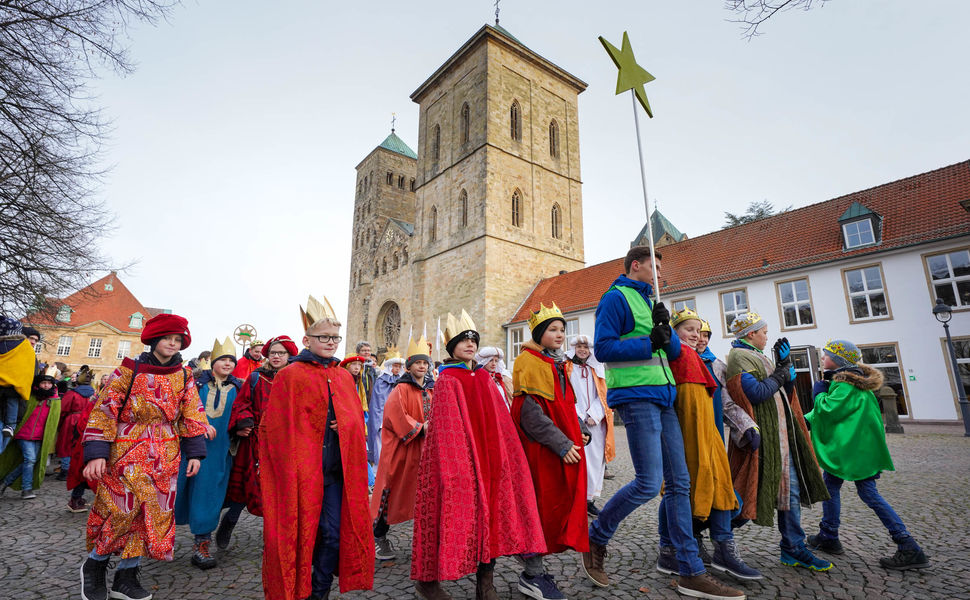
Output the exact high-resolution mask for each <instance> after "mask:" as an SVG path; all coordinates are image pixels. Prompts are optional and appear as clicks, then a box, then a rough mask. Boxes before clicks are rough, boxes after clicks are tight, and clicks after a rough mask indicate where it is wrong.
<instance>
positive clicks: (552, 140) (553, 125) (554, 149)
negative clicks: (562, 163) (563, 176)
mask: <svg viewBox="0 0 970 600" xmlns="http://www.w3.org/2000/svg"><path fill="white" fill-rule="evenodd" d="M549 156H551V157H553V158H559V123H557V122H556V120H555V119H553V120H552V121H550V122H549Z"/></svg>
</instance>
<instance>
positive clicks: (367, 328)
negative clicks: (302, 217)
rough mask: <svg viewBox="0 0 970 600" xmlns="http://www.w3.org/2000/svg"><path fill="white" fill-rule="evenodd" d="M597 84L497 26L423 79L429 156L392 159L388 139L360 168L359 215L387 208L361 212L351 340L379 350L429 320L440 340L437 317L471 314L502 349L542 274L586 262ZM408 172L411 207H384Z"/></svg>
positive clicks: (421, 146)
mask: <svg viewBox="0 0 970 600" xmlns="http://www.w3.org/2000/svg"><path fill="white" fill-rule="evenodd" d="M585 88H586V84H585V83H584V82H582V81H581V80H579V79H577V78H576V77H574V76H573V75H570V74H569V73H567V72H566V71H564V70H563V69H561V68H560V67H558V66H556V65H555V64H553V63H552V62H550V61H548V60H547V59H545V58H543V57H542V56H540V55H538V54H536V53H535V52H533V51H532V50H530V49H529V48H528V47H526V46H525V45H523V44H522V43H521V42H520V41H519V40H517V39H516V38H515V37H514V36H512V35H511V34H510V33H508V32H507V31H506V30H505V29H503V28H501V27H498V26H495V27H492V26H490V25H485V26H483V27H482V28H481V29H480V30H478V32H476V33H475V35H473V36H472V37H471V39H469V40H468V41H467V42H466V43H465V44H464V45H463V46H462V47H461V48H460V49H459V50H458V51H457V52H456V53H455V54H454V55H452V56H451V57H450V58H449V59H448V60H447V61H446V62H445V63H444V64H443V65H442V66H441V67H440V68H439V69H438V70H437V71H436V72H435V73H434V74H432V75H431V77H429V78H428V79H427V80H426V81H425V82H424V83H422V84H421V86H420V87H419V88H418V89H417V90H416V91H415V92H414V93H413V94H412V95H411V99H412V100H413V101H414V102H416V103H417V104H418V105H419V107H420V113H419V131H418V151H417V153H409V150H410V149H407V151H404V150H403V149H400V148H399V151H398V152H396V153H395V152H393V151H390V150H388V149H387V148H383V147H384V146H385V144H386V143H387V140H385V143H384V144H382V145H381V146H379V147H378V148H377V149H375V151H374V152H372V153H371V154H369V155H368V157H367V158H365V159H364V161H362V163H361V164H360V165H358V169H357V170H358V196H360V198H359V199H358V202H357V203H356V204H355V207H357V206H358V205H359V204H360V200H361V198H362V199H363V201H364V204H365V206H366V205H367V204H368V203H369V202H371V201H373V202H374V207H375V210H376V211H377V213H369V212H367V210H366V209H365V210H364V212H363V214H362V215H361V214H360V213H359V212H358V211H355V224H354V231H355V236H354V237H355V240H354V244H355V250H354V252H355V255H354V260H353V261H352V264H353V265H354V268H353V271H354V272H352V273H351V291H350V302H349V304H350V310H349V317H348V321H349V323H348V324H347V332H348V333H347V335H348V338H349V339H348V343H349V344H353V343H354V342H355V341H356V340H359V339H369V341H371V342H372V343H374V344H376V346H377V348H376V349H377V350H378V352H380V351H381V350H382V349H384V348H386V347H387V346H388V345H391V344H398V345H400V344H402V343H404V342H405V341H406V339H402V336H401V334H402V331H403V328H405V327H414V328H415V330H418V331H420V330H421V329H422V328H423V327H424V326H425V325H427V327H428V331H429V337H433V335H432V334H433V332H434V330H435V327H436V324H437V321H438V319H439V318H440V317H442V316H443V315H446V314H447V313H448V312H452V313H457V312H458V311H460V310H461V309H465V310H467V311H468V312H469V313H470V314H471V316H472V318H473V319H474V320H475V322H476V324H477V325H478V327H479V330H480V332H481V333H482V336H483V343H485V344H489V343H490V344H497V343H500V342H501V340H502V339H503V337H504V332H503V330H502V323H503V322H504V321H505V320H506V319H507V316H508V315H509V314H511V313H512V312H513V311H514V310H515V308H516V307H517V306H518V305H519V303H520V302H521V300H522V298H523V297H524V296H525V295H526V294H528V292H529V290H530V289H531V288H532V287H533V286H534V285H535V283H536V282H537V281H538V280H539V279H540V278H542V277H548V276H552V275H555V274H556V273H559V272H561V271H564V270H575V269H579V268H582V267H583V266H584V262H583V225H582V183H581V179H580V165H579V137H578V132H579V122H578V110H577V101H578V95H579V94H580V93H581V92H582V91H583V90H584V89H585ZM402 145H403V142H402ZM382 148H383V149H382ZM405 148H406V146H405ZM411 154H413V156H412V155H411ZM395 155H396V156H395ZM405 159H409V160H405ZM390 161H397V162H398V170H396V171H395V170H394V169H391V168H388V167H386V166H385V164H386V163H388V162H390ZM412 165H413V166H412ZM409 168H410V169H413V171H412V170H408V169H409ZM371 171H373V172H374V178H372V177H371ZM397 173H400V174H401V175H402V176H403V177H404V179H403V182H404V184H405V185H404V188H403V191H402V192H401V202H400V204H399V205H394V206H392V205H391V204H389V203H387V202H384V203H382V202H380V201H378V200H377V197H378V196H379V195H380V190H377V189H375V186H385V187H391V188H396V190H398V191H401V190H402V188H401V187H400V181H402V180H398V179H397V177H398V175H397ZM412 173H413V181H414V184H413V186H412V185H411V183H410V182H411V181H412ZM375 179H376V181H375ZM362 180H363V181H365V182H367V183H366V184H365V185H364V186H363V187H361V186H360V182H361V181H362ZM361 190H363V191H361ZM398 191H395V192H394V194H398ZM361 194H363V196H361ZM368 194H371V196H368ZM375 194H376V195H375ZM384 207H386V208H387V212H386V213H383V214H382V213H380V210H382V208H384ZM361 232H363V240H364V242H363V243H364V246H363V249H362V250H360V249H359V246H358V244H359V243H360V242H359V237H360V235H359V234H360V233H361ZM375 236H376V237H377V240H378V241H377V242H376V245H375V242H374V241H373V240H374V237H375ZM368 239H370V240H371V242H370V245H368V241H367V240H368ZM395 252H397V253H398V258H397V262H396V263H395V258H394V253H395ZM385 262H386V263H387V264H388V267H387V269H385V268H384V264H385ZM394 264H397V265H398V268H396V269H395V268H394ZM361 265H364V268H362V267H361ZM510 267H511V268H510ZM436 345H437V344H436Z"/></svg>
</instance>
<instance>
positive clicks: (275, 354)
mask: <svg viewBox="0 0 970 600" xmlns="http://www.w3.org/2000/svg"><path fill="white" fill-rule="evenodd" d="M287 354H289V352H287V351H286V350H279V351H270V353H269V355H270V356H286V355H287Z"/></svg>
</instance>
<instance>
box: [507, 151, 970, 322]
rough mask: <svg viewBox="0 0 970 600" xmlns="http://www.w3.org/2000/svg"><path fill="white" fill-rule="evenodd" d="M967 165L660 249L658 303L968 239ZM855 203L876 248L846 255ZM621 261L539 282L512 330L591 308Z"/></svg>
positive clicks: (969, 183)
mask: <svg viewBox="0 0 970 600" xmlns="http://www.w3.org/2000/svg"><path fill="white" fill-rule="evenodd" d="M967 200H970V161H965V162H961V163H957V164H954V165H950V166H947V167H943V168H941V169H936V170H935V171H930V172H928V173H922V174H920V175H915V176H913V177H907V178H905V179H900V180H898V181H894V182H891V183H887V184H884V185H880V186H877V187H874V188H870V189H867V190H862V191H859V192H854V193H852V194H848V195H845V196H841V197H839V198H835V199H832V200H827V201H825V202H820V203H818V204H812V205H811V206H806V207H804V208H798V209H795V210H791V211H788V212H786V213H782V214H779V215H775V216H772V217H768V218H766V219H761V220H760V221H755V222H754V223H748V224H745V225H740V226H737V227H731V228H730V229H721V230H719V231H715V232H713V233H708V234H706V235H702V236H699V237H696V238H692V239H688V240H685V241H683V242H678V243H676V244H670V245H668V246H664V247H663V248H662V249H661V250H660V253H661V254H662V255H663V276H662V277H661V284H660V285H661V296H663V295H664V294H667V295H669V294H672V293H676V292H681V291H685V290H691V289H697V288H704V287H708V286H713V285H717V284H723V283H728V282H731V281H737V280H742V279H748V278H751V277H758V276H761V275H767V274H770V273H778V272H782V271H788V270H792V269H798V268H802V267H807V266H811V265H817V264H823V263H827V262H832V261H836V260H843V259H847V258H852V257H856V256H860V255H865V254H873V253H876V252H885V251H887V250H891V249H896V248H903V247H906V246H912V245H915V244H925V243H928V242H932V241H937V240H944V239H948V238H952V237H956V236H961V235H967V234H970V212H968V209H965V208H964V207H963V206H961V205H960V202H963V201H967ZM853 202H858V203H860V204H862V205H863V206H865V207H866V208H868V209H869V210H871V211H872V212H874V213H876V214H878V215H879V216H880V217H882V238H881V241H880V243H879V244H877V245H875V246H868V247H865V248H858V249H856V250H851V251H845V250H843V249H842V236H841V234H842V231H841V227H840V224H839V217H841V216H842V214H843V213H844V212H845V211H846V209H848V208H849V207H850V206H851V205H852V203H853ZM622 273H623V259H622V258H621V259H617V260H612V261H609V262H605V263H601V264H598V265H593V266H591V267H587V268H585V269H581V270H579V271H573V272H571V273H566V274H563V275H558V276H556V277H550V278H548V279H543V280H541V281H540V282H539V283H538V284H537V285H536V287H535V289H534V290H533V291H532V294H530V296H529V297H528V298H527V299H526V301H525V302H524V303H523V304H522V306H520V307H519V309H518V311H516V313H515V314H514V315H512V318H511V319H510V321H509V322H510V323H518V322H522V321H526V320H528V318H529V311H530V310H532V309H534V308H536V307H538V306H539V303H540V302H544V303H546V304H547V305H548V304H549V303H550V302H552V301H554V302H556V304H558V305H559V308H560V309H562V311H563V312H564V313H565V312H573V311H579V310H585V309H589V308H592V307H595V306H596V304H597V303H598V302H599V299H600V296H602V295H603V293H604V292H605V291H606V290H607V288H608V287H609V285H610V283H612V282H613V280H614V279H616V277H617V276H618V275H620V274H622Z"/></svg>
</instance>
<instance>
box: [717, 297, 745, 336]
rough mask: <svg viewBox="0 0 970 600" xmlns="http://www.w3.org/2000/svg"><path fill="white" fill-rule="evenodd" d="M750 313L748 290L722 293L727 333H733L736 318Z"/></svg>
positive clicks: (722, 311)
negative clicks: (732, 326)
mask: <svg viewBox="0 0 970 600" xmlns="http://www.w3.org/2000/svg"><path fill="white" fill-rule="evenodd" d="M746 312H748V290H731V291H730V292H721V314H722V315H724V324H725V325H726V329H725V331H728V332H730V331H731V322H732V321H734V317H736V316H738V315H740V314H741V313H746Z"/></svg>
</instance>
